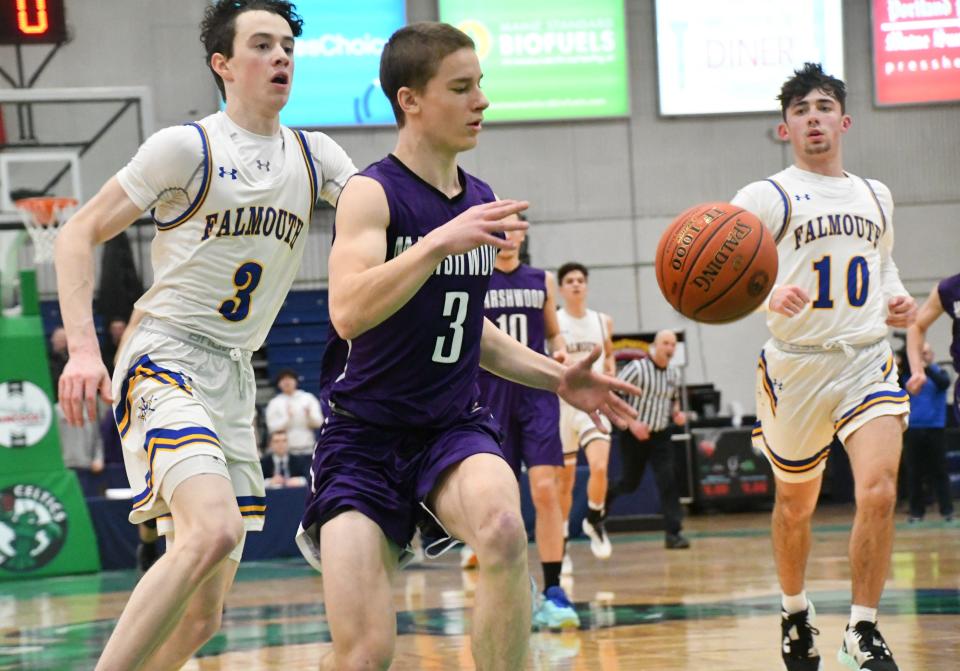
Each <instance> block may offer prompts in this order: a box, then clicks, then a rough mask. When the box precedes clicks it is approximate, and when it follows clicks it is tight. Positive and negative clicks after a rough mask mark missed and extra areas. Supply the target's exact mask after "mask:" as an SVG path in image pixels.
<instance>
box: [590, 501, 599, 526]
mask: <svg viewBox="0 0 960 671" xmlns="http://www.w3.org/2000/svg"><path fill="white" fill-rule="evenodd" d="M587 520H588V521H589V522H590V524H593V525H597V524H600V522H601V521H602V520H603V504H602V503H594V502H593V501H587Z"/></svg>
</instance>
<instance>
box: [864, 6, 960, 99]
mask: <svg viewBox="0 0 960 671" xmlns="http://www.w3.org/2000/svg"><path fill="white" fill-rule="evenodd" d="M872 17H873V79H874V84H875V87H876V100H877V104H878V105H907V104H916V103H936V102H945V101H950V100H960V2H956V1H954V0H911V1H909V2H908V1H907V0H873V12H872Z"/></svg>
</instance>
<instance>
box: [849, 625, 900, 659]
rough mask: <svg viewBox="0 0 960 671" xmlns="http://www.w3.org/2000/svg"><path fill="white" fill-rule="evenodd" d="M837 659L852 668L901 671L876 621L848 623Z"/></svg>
mask: <svg viewBox="0 0 960 671" xmlns="http://www.w3.org/2000/svg"><path fill="white" fill-rule="evenodd" d="M837 659H838V660H839V661H840V663H841V664H844V665H846V666H848V667H850V668H851V669H857V670H859V669H863V670H865V671H866V670H869V671H899V670H900V667H899V666H897V663H896V662H895V661H893V653H891V652H890V648H888V647H887V643H886V641H884V640H883V636H882V635H881V634H880V630H879V629H877V624H876V622H857V624H856V626H854V627H852V628H851V627H850V625H849V624H848V625H847V628H846V630H845V631H844V632H843V643H842V644H841V645H840V652H839V653H837Z"/></svg>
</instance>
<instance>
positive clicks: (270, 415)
mask: <svg viewBox="0 0 960 671" xmlns="http://www.w3.org/2000/svg"><path fill="white" fill-rule="evenodd" d="M298 384H299V377H298V376H297V373H296V371H294V370H291V369H290V368H285V369H283V370H282V371H280V372H279V373H278V374H277V387H278V388H279V389H280V393H279V394H277V395H276V396H274V397H273V398H272V399H270V402H269V403H268V404H267V431H268V432H269V433H270V434H271V435H272V434H273V433H275V432H277V431H286V432H287V444H288V445H289V448H290V454H291V455H293V456H296V457H306V458H307V459H308V460H312V459H313V445H314V443H315V442H316V437H315V435H314V432H313V430H314V429H318V428H320V426H321V425H322V424H323V415H322V414H321V412H320V401H318V400H317V397H316V396H314V395H313V394H311V393H310V392H307V391H303V390H301V389H297V385H298Z"/></svg>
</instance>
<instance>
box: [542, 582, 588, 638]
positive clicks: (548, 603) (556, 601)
mask: <svg viewBox="0 0 960 671" xmlns="http://www.w3.org/2000/svg"><path fill="white" fill-rule="evenodd" d="M533 626H534V627H537V628H539V629H563V628H565V627H579V626H580V616H579V615H577V611H576V610H574V608H573V604H572V603H570V600H569V599H568V598H567V594H566V592H564V591H563V588H562V587H560V586H559V585H555V586H553V587H549V588H547V591H546V593H545V594H544V595H543V599H542V600H541V601H540V605H539V606H538V607H537V610H536V611H535V612H534V614H533Z"/></svg>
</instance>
